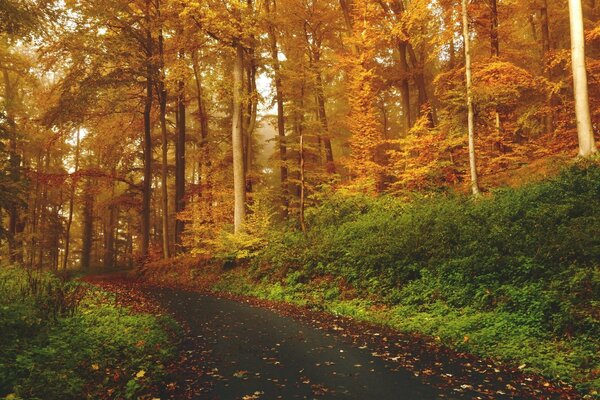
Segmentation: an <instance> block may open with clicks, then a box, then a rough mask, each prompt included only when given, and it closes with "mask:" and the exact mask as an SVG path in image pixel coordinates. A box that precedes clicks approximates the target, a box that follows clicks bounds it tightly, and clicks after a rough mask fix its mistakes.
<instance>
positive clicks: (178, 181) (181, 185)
mask: <svg viewBox="0 0 600 400" xmlns="http://www.w3.org/2000/svg"><path fill="white" fill-rule="evenodd" d="M179 57H180V58H181V59H183V58H184V53H183V51H180V54H179ZM177 86H178V93H177V124H176V125H177V127H176V129H177V140H176V142H175V144H176V146H175V212H177V213H180V212H181V211H183V210H184V209H185V199H184V196H185V141H186V126H185V125H186V118H185V112H186V109H185V108H186V107H185V83H184V81H183V79H181V80H179V82H178V84H177ZM184 228H185V224H184V221H182V220H180V219H179V218H177V219H176V220H175V243H176V244H177V246H181V235H182V234H183V230H184Z"/></svg>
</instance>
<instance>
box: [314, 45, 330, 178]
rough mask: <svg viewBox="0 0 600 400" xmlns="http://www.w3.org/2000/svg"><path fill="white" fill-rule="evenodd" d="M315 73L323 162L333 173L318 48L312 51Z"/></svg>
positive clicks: (328, 170)
mask: <svg viewBox="0 0 600 400" xmlns="http://www.w3.org/2000/svg"><path fill="white" fill-rule="evenodd" d="M313 60H314V67H315V74H316V81H317V82H316V88H315V90H316V94H317V107H318V108H317V110H318V115H319V122H320V123H321V127H322V128H323V133H324V134H323V135H322V139H323V147H324V148H325V163H326V169H327V172H328V173H330V174H335V163H334V161H333V148H332V146H331V138H330V137H329V121H328V120H327V112H326V110H325V90H324V85H323V76H322V73H321V66H320V63H321V54H320V50H315V52H314V53H313Z"/></svg>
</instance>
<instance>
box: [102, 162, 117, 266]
mask: <svg viewBox="0 0 600 400" xmlns="http://www.w3.org/2000/svg"><path fill="white" fill-rule="evenodd" d="M112 173H113V176H114V175H116V170H115V169H113V171H112ZM110 192H111V199H114V198H115V181H114V180H113V181H112V182H111V187H110ZM115 223H116V205H115V204H110V205H109V206H108V221H107V223H106V227H105V230H104V231H105V236H104V269H110V268H113V267H114V266H115Z"/></svg>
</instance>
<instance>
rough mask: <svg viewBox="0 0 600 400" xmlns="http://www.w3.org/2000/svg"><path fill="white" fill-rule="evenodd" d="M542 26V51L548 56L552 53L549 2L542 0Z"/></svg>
mask: <svg viewBox="0 0 600 400" xmlns="http://www.w3.org/2000/svg"><path fill="white" fill-rule="evenodd" d="M540 25H541V30H542V51H543V53H544V54H543V55H544V56H547V55H548V52H549V51H550V22H549V20H548V0H542V6H541V8H540Z"/></svg>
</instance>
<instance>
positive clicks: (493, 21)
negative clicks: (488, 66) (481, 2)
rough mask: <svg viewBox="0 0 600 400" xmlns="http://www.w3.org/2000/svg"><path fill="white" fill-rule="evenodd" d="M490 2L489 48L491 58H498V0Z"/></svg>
mask: <svg viewBox="0 0 600 400" xmlns="http://www.w3.org/2000/svg"><path fill="white" fill-rule="evenodd" d="M489 1H490V13H491V17H490V48H491V53H492V57H499V56H500V36H499V34H498V0H489Z"/></svg>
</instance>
